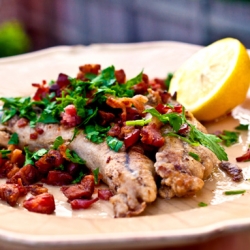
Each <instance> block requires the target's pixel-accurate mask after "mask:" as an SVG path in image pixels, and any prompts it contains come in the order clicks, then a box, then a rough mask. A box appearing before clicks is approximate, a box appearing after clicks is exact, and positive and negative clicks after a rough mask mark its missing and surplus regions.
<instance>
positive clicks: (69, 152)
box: [65, 148, 85, 164]
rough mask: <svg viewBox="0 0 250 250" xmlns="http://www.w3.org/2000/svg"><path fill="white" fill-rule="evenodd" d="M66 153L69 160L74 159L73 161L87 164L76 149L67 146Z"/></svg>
mask: <svg viewBox="0 0 250 250" xmlns="http://www.w3.org/2000/svg"><path fill="white" fill-rule="evenodd" d="M65 154H66V157H67V158H68V160H70V161H72V162H73V163H78V164H85V161H84V160H83V159H82V158H80V157H79V155H78V154H77V153H76V152H75V151H74V150H70V149H68V148H67V149H66V151H65Z"/></svg>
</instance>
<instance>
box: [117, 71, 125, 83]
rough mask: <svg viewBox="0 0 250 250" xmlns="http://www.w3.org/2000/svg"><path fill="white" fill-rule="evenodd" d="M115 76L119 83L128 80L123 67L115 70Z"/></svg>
mask: <svg viewBox="0 0 250 250" xmlns="http://www.w3.org/2000/svg"><path fill="white" fill-rule="evenodd" d="M115 78H116V81H117V82H118V83H120V84H121V83H125V81H126V74H125V72H124V70H123V69H120V70H116V71H115Z"/></svg>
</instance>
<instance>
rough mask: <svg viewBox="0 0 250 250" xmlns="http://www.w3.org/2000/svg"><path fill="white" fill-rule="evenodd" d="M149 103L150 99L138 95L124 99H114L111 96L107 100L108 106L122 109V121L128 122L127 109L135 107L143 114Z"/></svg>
mask: <svg viewBox="0 0 250 250" xmlns="http://www.w3.org/2000/svg"><path fill="white" fill-rule="evenodd" d="M147 101H148V98H147V97H145V96H143V95H136V96H134V97H132V98H130V97H122V98H114V97H111V96H109V97H108V98H107V101H106V103H107V105H109V106H110V107H112V108H120V109H122V114H121V119H122V121H126V120H127V108H130V107H132V106H134V107H135V108H136V109H137V110H138V113H139V114H142V112H143V111H144V104H145V103H146V102H147Z"/></svg>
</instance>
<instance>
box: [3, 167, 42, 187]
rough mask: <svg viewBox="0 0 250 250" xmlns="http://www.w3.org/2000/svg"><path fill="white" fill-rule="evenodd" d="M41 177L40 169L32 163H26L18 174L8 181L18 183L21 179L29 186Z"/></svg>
mask: <svg viewBox="0 0 250 250" xmlns="http://www.w3.org/2000/svg"><path fill="white" fill-rule="evenodd" d="M39 178H40V177H39V172H38V170H37V169H36V168H35V167H33V166H32V165H26V166H24V167H22V168H20V170H18V172H17V173H16V174H14V175H13V176H12V177H11V178H10V179H9V180H7V183H18V180H19V179H21V181H22V184H23V185H24V186H27V185H30V184H33V183H35V182H37V181H38V180H39Z"/></svg>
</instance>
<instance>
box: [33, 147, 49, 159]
mask: <svg viewBox="0 0 250 250" xmlns="http://www.w3.org/2000/svg"><path fill="white" fill-rule="evenodd" d="M47 152H48V150H47V149H45V148H42V149H39V150H38V151H36V152H35V153H34V154H33V155H32V159H34V160H36V161H37V160H39V159H40V158H41V157H42V156H43V155H45V154H46V153H47Z"/></svg>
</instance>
